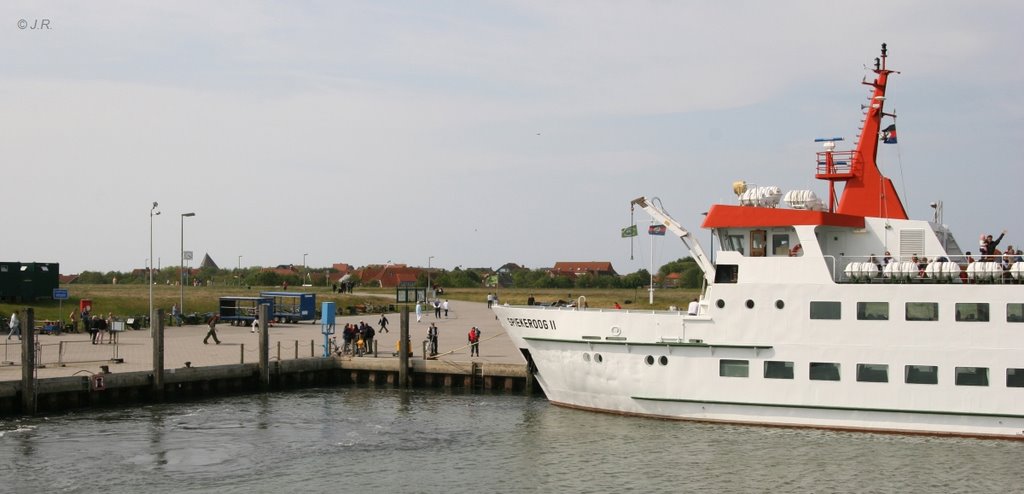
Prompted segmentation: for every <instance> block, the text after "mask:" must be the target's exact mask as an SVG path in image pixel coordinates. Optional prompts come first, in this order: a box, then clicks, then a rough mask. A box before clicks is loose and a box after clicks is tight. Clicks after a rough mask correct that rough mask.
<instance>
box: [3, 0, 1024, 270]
mask: <svg viewBox="0 0 1024 494" xmlns="http://www.w3.org/2000/svg"><path fill="white" fill-rule="evenodd" d="M23 20H24V22H22V21H23ZM44 21H45V22H44ZM1022 21H1024V4H1022V3H1020V2H1014V1H979V2H963V3H956V2H943V3H941V4H937V3H935V2H931V1H896V2H893V1H888V0H887V1H863V2H856V3H841V2H811V1H803V2H795V1H773V2H760V1H722V2H707V1H639V0H638V1H631V2H621V1H600V0H594V1H582V0H581V1H550V0H548V1H511V2H502V1H472V2H469V1H431V2H405V1H392V2H379V1H344V0H342V1H298V2H291V1H289V2H285V1H280V2H259V1H245V2H242V1H223V2H200V1H181V2H151V1H143V2H136V1H131V2H129V1H99V2H77V1H62V2H57V1H42V2H39V1H13V2H3V3H2V4H0V55H2V57H0V59H2V60H3V63H2V64H0V81H2V83H0V108H3V118H2V119H0V150H2V157H0V160H2V162H3V167H2V177H3V201H2V202H0V204H2V206H0V207H2V211H3V218H4V220H5V225H4V235H3V237H4V241H2V242H0V259H2V260H5V261H21V262H58V263H60V265H61V272H62V273H64V274H71V273H78V272H81V271H84V270H88V271H104V272H105V271H111V270H114V271H128V270H131V269H135V268H142V267H144V266H145V265H146V263H147V260H148V259H149V258H150V246H151V243H150V227H151V226H152V248H153V256H152V257H155V258H157V264H158V265H159V266H161V267H165V266H177V265H179V262H180V261H179V258H180V255H181V248H182V244H184V249H185V250H190V251H193V252H194V256H195V261H194V262H195V263H198V261H199V260H200V259H202V257H203V255H204V254H209V255H210V256H211V258H212V259H213V260H214V261H216V262H217V263H218V264H219V265H220V266H221V267H223V268H231V267H235V266H237V265H241V266H243V267H250V266H274V265H279V264H295V265H301V264H302V263H303V262H304V261H305V262H306V264H307V265H308V266H310V267H327V266H330V265H331V264H333V263H339V262H344V263H349V264H352V265H355V266H362V265H367V264H383V263H387V262H394V263H404V264H408V265H412V266H427V265H428V264H430V265H431V266H433V267H440V268H445V269H452V268H455V267H458V266H461V267H463V268H469V267H492V268H497V267H500V266H501V265H503V264H505V263H508V262H514V263H518V264H520V265H524V266H526V267H529V268H543V267H550V266H552V265H553V264H554V263H555V262H557V261H610V262H611V263H612V265H613V266H614V268H615V269H616V270H617V271H618V272H620V273H631V272H634V271H636V270H638V269H642V268H648V269H649V268H650V265H651V264H654V265H655V266H656V267H657V266H660V265H661V264H664V263H666V262H669V261H672V260H674V259H677V258H680V257H683V256H685V255H686V254H687V252H686V251H685V250H684V248H683V246H682V245H681V243H679V242H678V240H674V239H671V238H658V239H657V240H656V242H655V244H654V246H653V255H652V245H651V243H650V242H651V239H650V237H648V236H647V235H645V234H641V235H640V236H639V237H638V238H637V239H635V240H632V241H631V240H628V239H623V238H621V237H620V230H621V228H623V227H625V226H627V225H629V224H630V222H631V219H630V218H631V216H630V210H629V202H630V200H632V199H634V198H636V197H639V196H647V197H652V196H656V197H658V198H660V199H661V201H662V203H663V204H664V206H665V208H666V210H667V211H668V212H669V213H670V214H672V215H673V217H675V218H676V219H677V220H678V221H680V222H681V223H682V224H683V225H684V226H685V227H688V228H690V229H691V230H698V229H699V226H700V223H701V220H702V219H703V216H701V213H702V212H705V211H707V210H708V208H709V207H710V205H711V204H715V203H726V204H733V203H735V201H736V198H735V196H734V195H733V194H732V192H731V183H732V182H733V181H736V180H746V181H747V182H748V183H751V184H757V185H777V186H779V187H780V188H781V189H782V190H783V191H786V190H791V189H812V190H815V191H816V192H817V193H818V195H819V196H822V197H827V189H826V185H827V182H823V181H817V180H814V175H813V174H814V168H815V161H814V159H815V155H814V153H815V152H817V151H818V150H819V149H820V145H817V144H815V143H814V142H813V140H814V138H816V137H832V136H843V137H845V138H846V143H845V144H846V146H842V145H841V146H840V147H839V149H846V148H852V146H853V145H854V143H855V142H856V141H855V138H856V137H857V127H858V126H859V119H860V118H861V113H860V111H861V110H860V105H861V104H862V103H865V102H866V96H867V90H868V88H867V87H866V86H863V85H861V81H862V80H863V79H864V77H871V75H872V74H871V73H870V71H869V70H867V68H868V67H869V66H870V64H872V61H873V59H874V58H875V57H876V56H878V54H879V47H880V45H881V43H883V42H884V43H887V44H888V48H889V58H888V67H889V68H890V69H894V70H898V71H900V74H896V75H893V76H892V77H891V78H890V83H889V90H888V94H887V96H888V98H887V101H886V103H887V106H886V109H887V111H889V112H895V113H896V114H897V116H898V117H897V120H896V123H897V126H898V135H899V144H897V145H884V146H881V150H880V152H879V163H880V165H881V167H882V171H883V173H885V174H886V175H888V176H890V177H891V178H893V179H894V181H895V182H896V187H897V190H898V191H899V192H900V193H901V195H902V199H903V202H904V204H905V206H906V208H907V210H908V213H909V214H910V215H911V217H913V218H919V219H930V218H932V213H933V210H932V209H931V208H930V207H929V204H930V203H931V202H934V201H943V204H944V217H943V222H944V223H946V224H947V225H949V227H950V228H952V230H953V232H954V233H955V234H956V235H957V239H958V240H959V242H960V244H961V245H963V246H966V247H965V248H969V247H970V246H972V245H973V243H974V241H973V239H976V238H977V236H978V234H980V233H983V232H984V233H989V232H991V233H997V234H998V232H999V231H1001V230H1003V229H1006V230H1008V232H1009V233H1008V234H1007V239H1008V240H1004V245H1007V244H1014V245H1017V243H1018V242H1019V243H1022V244H1024V220H1022V218H1024V214H1021V211H1022V209H1024V205H1022V201H1021V200H1020V196H1018V195H1017V194H1018V193H1019V189H1017V187H1018V186H1019V184H1021V183H1024V180H1022V179H1024V170H1022V167H1021V166H1020V165H1021V155H1022V153H1021V150H1018V149H1016V148H1015V147H1014V146H1016V145H1017V144H1019V143H1020V142H1021V141H1022V139H1021V138H1022V137H1024V132H1022V131H1024V91H1021V89H1022V88H1024V84H1022V83H1024V50H1022V49H1021V47H1024V30H1022V29H1021V28H1020V25H1021V23H1022ZM883 125H884V124H883ZM1013 184H1018V186H1014V185H1013ZM154 201H155V202H158V203H159V206H158V208H157V209H156V211H159V212H160V213H161V214H160V215H156V216H151V214H150V213H151V210H152V208H151V206H152V204H153V202H154ZM187 212H194V213H195V214H196V215H195V216H194V217H189V218H184V219H182V217H181V214H182V213H187ZM634 218H635V221H636V222H637V223H638V224H640V225H643V224H644V223H645V222H647V221H649V220H648V218H647V217H646V216H645V214H644V213H643V212H642V211H637V212H636V214H635V215H634ZM182 230H184V231H182ZM708 237H709V234H708V233H707V232H705V231H701V232H700V233H698V234H697V238H698V240H700V241H702V242H703V243H704V245H705V248H708V245H707V244H708V242H709V240H708ZM631 244H632V245H631Z"/></svg>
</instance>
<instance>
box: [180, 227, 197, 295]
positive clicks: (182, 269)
mask: <svg viewBox="0 0 1024 494" xmlns="http://www.w3.org/2000/svg"><path fill="white" fill-rule="evenodd" d="M195 215H196V213H181V266H180V269H179V272H178V286H180V287H181V295H180V299H179V300H178V314H185V218H191V217H193V216H195Z"/></svg>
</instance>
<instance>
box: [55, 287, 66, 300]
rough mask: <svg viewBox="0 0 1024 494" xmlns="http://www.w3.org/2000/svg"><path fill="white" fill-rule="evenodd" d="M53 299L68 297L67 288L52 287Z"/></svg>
mask: <svg viewBox="0 0 1024 494" xmlns="http://www.w3.org/2000/svg"><path fill="white" fill-rule="evenodd" d="M53 299H54V300H67V299H68V289H67V288H54V289H53Z"/></svg>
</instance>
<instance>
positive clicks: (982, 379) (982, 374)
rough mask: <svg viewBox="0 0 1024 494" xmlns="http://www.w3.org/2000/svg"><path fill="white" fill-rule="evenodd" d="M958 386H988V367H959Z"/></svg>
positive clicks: (957, 373) (957, 371)
mask: <svg viewBox="0 0 1024 494" xmlns="http://www.w3.org/2000/svg"><path fill="white" fill-rule="evenodd" d="M956 385H957V386H988V368H987V367H957V368H956Z"/></svg>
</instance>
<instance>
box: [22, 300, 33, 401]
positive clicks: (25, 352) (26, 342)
mask: <svg viewBox="0 0 1024 494" xmlns="http://www.w3.org/2000/svg"><path fill="white" fill-rule="evenodd" d="M35 341H36V340H35V310H34V309H32V308H26V309H25V311H24V317H22V318H21V410H22V412H23V413H26V414H28V415H35V414H36V380H35V366H36V352H35V346H36V345H35Z"/></svg>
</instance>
